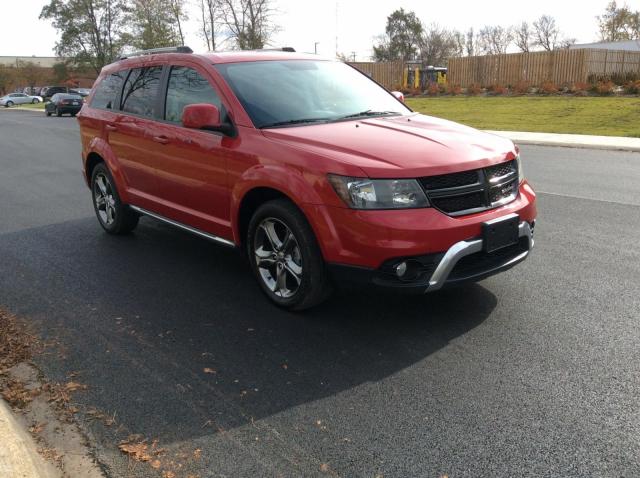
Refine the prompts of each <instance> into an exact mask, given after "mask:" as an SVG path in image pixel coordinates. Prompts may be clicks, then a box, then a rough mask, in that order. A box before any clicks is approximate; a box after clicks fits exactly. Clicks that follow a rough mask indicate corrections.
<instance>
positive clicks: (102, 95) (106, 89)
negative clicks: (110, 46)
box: [91, 70, 128, 110]
mask: <svg viewBox="0 0 640 478" xmlns="http://www.w3.org/2000/svg"><path fill="white" fill-rule="evenodd" d="M127 72H128V70H123V71H119V72H117V73H113V74H111V75H109V76H107V77H106V78H104V79H103V80H102V81H101V82H100V84H99V85H98V86H97V87H96V92H95V94H94V95H93V99H92V100H91V107H92V108H102V109H107V110H110V109H114V108H115V106H116V98H117V97H118V94H119V93H120V91H121V90H122V84H123V83H124V79H125V78H126V76H127Z"/></svg>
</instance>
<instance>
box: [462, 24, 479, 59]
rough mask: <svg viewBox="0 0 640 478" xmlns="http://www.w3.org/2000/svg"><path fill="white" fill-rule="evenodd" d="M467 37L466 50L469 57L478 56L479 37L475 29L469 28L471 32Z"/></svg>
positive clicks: (468, 32)
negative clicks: (477, 44)
mask: <svg viewBox="0 0 640 478" xmlns="http://www.w3.org/2000/svg"><path fill="white" fill-rule="evenodd" d="M465 37H466V40H465V44H464V49H465V51H466V53H467V56H473V55H475V54H476V43H477V37H476V34H475V32H474V31H473V28H469V31H467V33H466V35H465Z"/></svg>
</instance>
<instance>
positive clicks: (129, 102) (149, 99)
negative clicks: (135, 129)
mask: <svg viewBox="0 0 640 478" xmlns="http://www.w3.org/2000/svg"><path fill="white" fill-rule="evenodd" d="M161 74H162V67H161V66H152V67H149V68H134V69H132V70H131V73H130V74H129V78H127V82H126V83H125V85H124V92H123V93H122V102H121V104H122V111H124V112H126V113H133V114H136V115H141V116H150V117H153V116H154V113H155V106H156V100H157V95H158V88H159V87H160V75H161Z"/></svg>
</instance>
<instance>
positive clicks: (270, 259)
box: [246, 199, 331, 310]
mask: <svg viewBox="0 0 640 478" xmlns="http://www.w3.org/2000/svg"><path fill="white" fill-rule="evenodd" d="M246 244H247V253H248V257H249V262H250V263H251V267H252V269H253V272H254V274H255V275H256V278H257V280H258V283H259V284H260V287H261V288H262V290H263V291H264V293H265V294H266V295H267V297H269V298H270V299H271V300H272V301H273V302H275V303H276V304H277V305H279V306H280V307H283V308H286V309H292V310H303V309H308V308H310V307H313V306H315V305H317V304H319V303H320V302H322V301H323V300H325V299H326V298H327V297H328V295H329V293H330V292H331V285H330V282H329V278H328V276H327V272H326V268H325V264H324V260H323V258H322V254H321V252H320V248H319V247H318V243H317V241H316V238H315V236H314V234H313V231H312V230H311V227H310V226H309V223H308V222H307V220H306V218H305V217H304V215H303V214H302V212H301V211H300V210H299V209H298V208H297V207H296V206H295V205H294V204H293V203H291V202H290V201H288V200H286V199H277V200H274V201H269V202H267V203H265V204H263V205H262V206H260V207H259V208H258V210H257V211H256V212H255V214H254V215H253V217H252V218H251V221H250V223H249V230H248V233H247V240H246Z"/></svg>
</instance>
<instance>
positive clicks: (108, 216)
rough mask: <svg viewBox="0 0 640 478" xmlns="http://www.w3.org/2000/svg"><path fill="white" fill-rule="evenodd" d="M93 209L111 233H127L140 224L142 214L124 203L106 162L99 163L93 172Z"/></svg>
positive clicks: (103, 225) (99, 220) (100, 221)
mask: <svg viewBox="0 0 640 478" xmlns="http://www.w3.org/2000/svg"><path fill="white" fill-rule="evenodd" d="M91 192H92V196H93V209H94V210H95V212H96V216H97V217H98V222H99V223H100V225H101V226H102V228H103V229H104V230H105V231H107V232H108V233H109V234H127V233H129V232H131V231H133V230H134V229H135V227H136V226H137V225H138V219H139V218H140V216H139V215H138V214H137V213H135V212H134V211H132V210H131V209H130V208H129V206H127V205H126V204H123V203H122V201H121V200H120V195H119V194H118V191H117V189H116V186H115V181H114V180H113V176H111V173H110V172H109V169H108V168H107V166H106V165H105V164H104V163H100V164H98V165H97V166H96V167H95V168H94V170H93V173H92V174H91Z"/></svg>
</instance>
